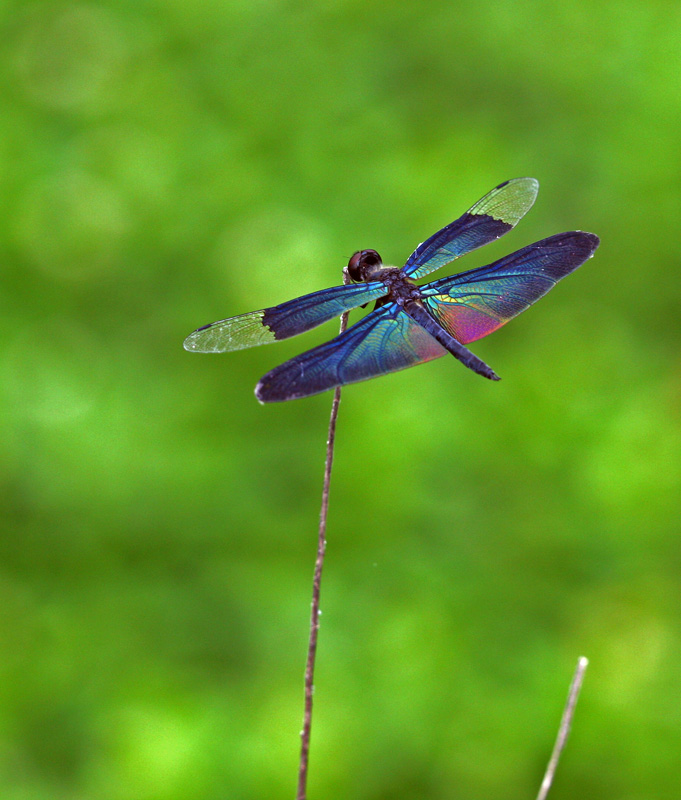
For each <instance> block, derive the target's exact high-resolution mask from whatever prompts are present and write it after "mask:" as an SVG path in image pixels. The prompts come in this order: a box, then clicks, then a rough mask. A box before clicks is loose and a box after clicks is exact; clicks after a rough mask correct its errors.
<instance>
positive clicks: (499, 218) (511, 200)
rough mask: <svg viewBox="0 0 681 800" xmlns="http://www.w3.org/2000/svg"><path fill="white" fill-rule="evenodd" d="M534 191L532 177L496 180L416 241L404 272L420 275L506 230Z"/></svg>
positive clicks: (528, 205) (526, 206) (527, 205)
mask: <svg viewBox="0 0 681 800" xmlns="http://www.w3.org/2000/svg"><path fill="white" fill-rule="evenodd" d="M538 191H539V182H538V181H537V180H535V178H513V179H512V180H510V181H506V182H505V183H500V184H499V186H497V187H496V188H495V189H492V191H491V192H489V194H486V195H485V196H484V197H483V198H482V199H481V200H478V202H477V203H476V204H475V205H474V206H471V208H469V209H468V211H466V213H465V214H464V215H463V216H461V217H459V219H457V220H454V222H450V223H449V225H447V226H446V227H444V228H442V230H440V231H438V232H437V233H434V234H433V235H432V236H431V237H430V239H427V240H426V241H425V242H423V244H420V245H419V246H418V247H417V248H416V250H414V252H413V253H412V254H411V255H410V256H409V258H408V259H407V263H406V264H405V265H404V267H403V272H404V274H405V275H408V276H409V277H411V278H413V279H417V278H421V277H423V276H424V275H427V274H428V273H429V272H434V271H435V270H436V269H439V268H440V267H443V266H444V265H445V264H449V262H450V261H453V260H454V259H455V258H458V257H459V256H462V255H464V254H465V253H470V252H471V250H475V249H476V248H477V247H482V245H484V244H488V243H489V242H493V241H494V240H495V239H498V238H499V237H500V236H503V235H504V234H505V233H508V232H509V231H510V230H511V228H514V227H515V226H516V225H517V224H518V222H519V221H520V220H521V219H522V218H523V217H524V216H525V214H527V212H528V211H529V210H530V209H531V208H532V204H533V203H534V201H535V199H536V197H537V192H538Z"/></svg>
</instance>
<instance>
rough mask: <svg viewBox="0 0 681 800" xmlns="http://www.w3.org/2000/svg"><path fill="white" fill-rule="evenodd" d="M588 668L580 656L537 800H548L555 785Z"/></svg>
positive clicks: (584, 659)
mask: <svg viewBox="0 0 681 800" xmlns="http://www.w3.org/2000/svg"><path fill="white" fill-rule="evenodd" d="M588 666H589V660H588V659H587V658H585V657H584V656H580V657H579V659H578V660H577V667H576V668H575V674H574V675H573V676H572V683H571V684H570V690H569V691H568V698H567V702H566V703H565V709H564V710H563V717H562V719H561V721H560V727H559V728H558V736H557V737H556V743H555V744H554V746H553V752H552V753H551V758H550V759H549V763H548V766H547V767H546V772H545V773H544V780H543V781H542V782H541V787H540V788H539V794H538V795H537V800H546V796H547V795H548V793H549V789H550V788H551V784H552V783H553V776H554V775H555V774H556V768H557V767H558V761H559V760H560V755H561V753H562V752H563V748H564V747H565V743H566V742H567V738H568V736H569V735H570V726H571V725H572V717H573V715H574V713H575V707H576V705H577V699H578V698H579V690H580V689H581V688H582V682H583V681H584V673H585V672H586V668H587V667H588Z"/></svg>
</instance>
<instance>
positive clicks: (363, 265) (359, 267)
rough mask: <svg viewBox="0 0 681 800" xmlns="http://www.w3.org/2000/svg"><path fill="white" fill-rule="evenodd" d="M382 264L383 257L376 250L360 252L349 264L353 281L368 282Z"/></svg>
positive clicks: (355, 254)
mask: <svg viewBox="0 0 681 800" xmlns="http://www.w3.org/2000/svg"><path fill="white" fill-rule="evenodd" d="M382 263H383V262H382V261H381V257H380V256H379V255H378V253H377V252H376V251H375V250H358V251H357V252H356V253H353V255H352V258H351V259H350V261H349V262H348V272H349V273H350V277H351V278H352V280H353V281H363V280H367V279H368V277H369V276H370V275H371V273H372V272H374V270H375V269H376V267H380V266H381V265H382Z"/></svg>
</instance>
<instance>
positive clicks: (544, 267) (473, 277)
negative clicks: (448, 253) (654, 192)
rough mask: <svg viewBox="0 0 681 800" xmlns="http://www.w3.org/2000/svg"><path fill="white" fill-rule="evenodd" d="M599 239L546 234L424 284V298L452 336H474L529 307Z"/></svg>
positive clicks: (585, 235)
mask: <svg viewBox="0 0 681 800" xmlns="http://www.w3.org/2000/svg"><path fill="white" fill-rule="evenodd" d="M598 245H599V239H598V236H596V235H595V234H593V233H583V232H582V231H569V232H568V233H559V234H556V235H555V236H549V237H548V239H542V241H540V242H535V243H534V244H531V245H528V246H527V247H523V249H522V250H518V251H517V252H515V253H511V254H510V255H508V256H506V257H505V258H502V259H500V260H499V261H495V262H494V263H493V264H490V265H489V266H486V267H480V268H479V269H473V270H469V271H468V272H461V273H460V274H458V275H453V276H451V277H449V278H442V279H441V280H439V281H434V282H433V283H430V284H428V285H427V286H422V287H421V293H422V295H423V302H424V303H425V305H426V306H427V307H428V309H429V310H430V311H431V313H432V314H433V316H434V317H435V319H436V320H438V322H439V323H440V324H441V325H442V327H443V328H445V330H447V331H448V332H449V333H450V334H451V335H452V336H453V337H454V338H455V339H457V340H458V341H460V342H462V343H464V344H466V343H467V342H474V341H475V340H476V339H480V338H482V337H483V336H487V335H488V334H490V333H492V332H493V331H495V330H497V328H500V327H501V326H502V325H504V324H505V323H506V322H508V321H509V320H510V319H512V318H513V317H515V316H517V315H518V314H520V313H521V312H522V311H525V309H526V308H529V307H530V306H531V305H532V303H534V302H535V300H538V299H539V298H540V297H542V296H543V295H545V294H546V293H547V292H548V291H549V289H552V288H553V287H554V286H555V285H556V283H557V282H558V281H559V280H560V279H561V278H564V277H565V276H566V275H569V274H570V273H571V272H572V271H573V270H575V269H577V267H579V266H580V265H581V264H583V263H584V262H585V261H587V260H588V259H589V258H591V256H592V255H593V254H594V252H595V250H596V248H597V247H598Z"/></svg>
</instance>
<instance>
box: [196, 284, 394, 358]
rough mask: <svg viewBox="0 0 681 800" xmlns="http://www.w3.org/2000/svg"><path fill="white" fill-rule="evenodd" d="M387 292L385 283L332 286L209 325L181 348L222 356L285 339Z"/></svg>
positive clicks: (197, 332) (199, 330)
mask: <svg viewBox="0 0 681 800" xmlns="http://www.w3.org/2000/svg"><path fill="white" fill-rule="evenodd" d="M386 292H387V289H386V287H385V284H384V283H381V282H380V281H374V282H372V283H362V284H351V285H348V286H334V287H332V288H331V289H324V290H322V291H321V292H313V293H312V294H306V295H304V296H303V297H298V298H296V299H295V300H289V301H288V302H287V303H282V304H281V305H279V306H273V307H272V308H264V309H262V310H261V311H251V312H249V313H248V314H240V315H239V316H238V317H230V318H229V319H223V320H220V321H219V322H211V323H210V325H204V326H203V327H201V328H199V329H198V330H195V331H194V333H190V334H189V336H187V338H186V339H185V340H184V349H185V350H189V351H192V352H195V353H224V352H226V351H227V350H242V349H244V348H245V347H254V346H255V345H258V344H269V343H270V342H276V341H278V340H279V339H288V338H289V336H296V335H297V334H299V333H303V332H304V331H308V330H310V328H314V327H316V326H317V325H321V323H322V322H326V321H327V320H329V319H333V317H337V316H339V315H340V314H342V313H343V312H344V311H349V310H350V309H352V308H357V306H361V305H364V303H368V302H370V301H371V300H377V299H378V298H379V297H382V296H383V295H384V294H385V293H386Z"/></svg>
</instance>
